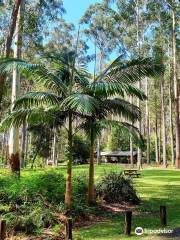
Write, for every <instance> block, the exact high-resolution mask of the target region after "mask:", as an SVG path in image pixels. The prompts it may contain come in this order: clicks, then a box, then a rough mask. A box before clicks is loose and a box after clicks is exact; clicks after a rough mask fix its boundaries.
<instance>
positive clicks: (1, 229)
mask: <svg viewBox="0 0 180 240" xmlns="http://www.w3.org/2000/svg"><path fill="white" fill-rule="evenodd" d="M5 238H6V221H5V220H0V240H5Z"/></svg>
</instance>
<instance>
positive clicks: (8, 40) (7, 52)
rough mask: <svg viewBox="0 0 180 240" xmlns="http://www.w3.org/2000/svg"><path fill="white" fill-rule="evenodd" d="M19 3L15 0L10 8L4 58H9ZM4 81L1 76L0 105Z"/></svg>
mask: <svg viewBox="0 0 180 240" xmlns="http://www.w3.org/2000/svg"><path fill="white" fill-rule="evenodd" d="M21 2H22V0H16V1H15V2H14V5H13V8H12V14H11V18H10V24H9V30H8V33H7V37H4V41H5V44H4V46H5V47H4V53H3V55H4V56H5V57H9V55H10V50H11V44H12V40H13V35H14V31H15V28H16V21H17V16H18V12H19V7H20V5H21ZM4 81H5V75H1V77H0V104H1V102H2V96H3V88H4Z"/></svg>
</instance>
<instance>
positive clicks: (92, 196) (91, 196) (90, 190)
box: [88, 126, 95, 205]
mask: <svg viewBox="0 0 180 240" xmlns="http://www.w3.org/2000/svg"><path fill="white" fill-rule="evenodd" d="M94 203H95V192H94V130H93V127H92V126H91V135H90V163H89V185H88V204H89V205H92V204H94Z"/></svg>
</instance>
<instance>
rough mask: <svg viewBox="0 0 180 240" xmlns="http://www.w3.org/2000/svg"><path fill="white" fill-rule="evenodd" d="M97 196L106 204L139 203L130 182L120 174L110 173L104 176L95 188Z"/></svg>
mask: <svg viewBox="0 0 180 240" xmlns="http://www.w3.org/2000/svg"><path fill="white" fill-rule="evenodd" d="M96 192H97V196H98V197H100V198H102V199H103V200H105V201H106V202H108V203H121V202H131V203H135V204H137V203H139V201H140V199H139V197H138V196H137V193H136V190H135V189H134V187H133V184H132V181H131V180H130V179H127V178H125V177H124V176H123V174H122V173H115V172H111V173H108V174H105V176H103V178H102V179H101V181H100V182H99V183H98V184H97V186H96Z"/></svg>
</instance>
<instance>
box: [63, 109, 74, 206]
mask: <svg viewBox="0 0 180 240" xmlns="http://www.w3.org/2000/svg"><path fill="white" fill-rule="evenodd" d="M68 124H69V127H68V155H67V157H68V163H67V174H66V192H65V204H66V208H67V210H70V209H71V206H72V189H71V188H72V186H71V185H72V184H71V182H72V161H73V156H72V142H73V134H72V114H71V113H69V123H68Z"/></svg>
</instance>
